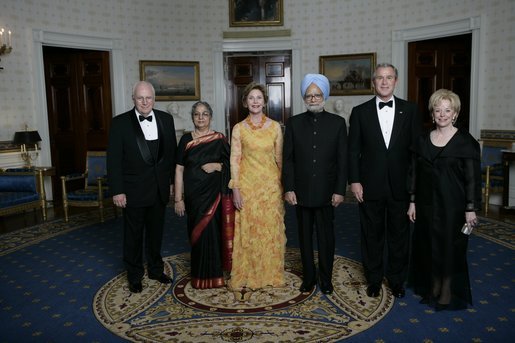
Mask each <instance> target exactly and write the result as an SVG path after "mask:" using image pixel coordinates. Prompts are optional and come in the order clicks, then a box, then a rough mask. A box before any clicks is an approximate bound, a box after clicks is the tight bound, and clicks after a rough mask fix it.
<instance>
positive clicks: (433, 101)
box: [429, 88, 461, 118]
mask: <svg viewBox="0 0 515 343" xmlns="http://www.w3.org/2000/svg"><path fill="white" fill-rule="evenodd" d="M442 100H449V102H450V103H451V109H452V110H453V111H454V112H456V118H458V115H459V114H460V109H461V101H460V97H459V96H458V94H456V93H454V92H453V91H450V90H448V89H443V88H442V89H439V90H437V91H436V92H434V93H433V94H432V95H431V97H430V98H429V112H430V113H433V109H434V108H435V107H436V106H437V105H438V104H439V103H440V102H441V101H442Z"/></svg>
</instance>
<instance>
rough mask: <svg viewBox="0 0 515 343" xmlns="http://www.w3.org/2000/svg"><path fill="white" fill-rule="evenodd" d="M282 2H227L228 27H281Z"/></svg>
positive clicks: (264, 0) (279, 0) (241, 0)
mask: <svg viewBox="0 0 515 343" xmlns="http://www.w3.org/2000/svg"><path fill="white" fill-rule="evenodd" d="M283 17H284V15H283V0H229V26H230V27H242V26H282V25H283Z"/></svg>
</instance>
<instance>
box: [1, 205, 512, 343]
mask: <svg viewBox="0 0 515 343" xmlns="http://www.w3.org/2000/svg"><path fill="white" fill-rule="evenodd" d="M168 211H169V213H168V215H167V228H166V231H165V238H164V243H163V256H170V255H176V254H179V253H183V252H187V251H189V246H188V240H187V234H186V228H185V220H184V219H183V218H177V217H176V216H175V215H173V214H172V211H171V210H170V209H168ZM94 217H96V213H91V214H84V215H81V216H77V217H75V218H72V220H71V224H69V225H66V224H64V223H63V222H62V221H60V220H57V221H54V222H49V223H45V224H43V225H40V226H35V227H31V228H28V229H25V230H22V231H20V232H14V233H10V234H6V235H2V236H0V323H1V327H0V342H70V341H74V342H123V341H124V340H123V339H121V338H119V337H118V336H116V335H114V334H113V333H111V332H110V331H108V330H107V329H106V328H104V327H103V326H102V325H101V324H99V322H98V321H97V319H96V318H95V316H94V314H93V304H92V302H93V298H94V296H95V293H96V292H97V291H98V290H99V289H100V288H101V287H102V286H103V285H104V284H105V283H106V282H108V281H109V280H111V279H112V278H113V277H114V276H116V275H118V274H120V273H122V272H123V265H122V257H121V251H122V250H121V242H122V226H121V225H122V221H121V219H120V218H118V219H114V218H113V219H109V220H108V221H106V222H105V223H104V224H91V225H87V224H88V218H90V219H89V220H93V219H94ZM91 218H93V219H91ZM74 220H75V222H74ZM286 222H287V237H288V246H289V247H296V246H297V235H296V231H295V228H294V222H295V216H294V213H293V211H292V209H291V208H288V209H287V215H286ZM74 223H75V226H74ZM76 227H78V228H76ZM56 228H57V229H56ZM478 232H479V234H473V235H471V237H470V241H469V266H470V274H471V283H472V296H473V300H474V307H473V308H470V309H468V310H464V311H457V312H445V311H444V312H438V313H436V312H433V311H432V310H430V309H429V308H428V307H427V306H425V305H420V304H419V303H418V300H419V299H418V297H416V296H414V295H413V293H412V292H411V291H410V290H408V291H407V294H406V297H405V298H404V299H401V300H396V301H395V304H394V306H393V308H392V310H391V311H390V312H389V313H388V314H387V316H386V318H385V319H383V320H382V321H380V322H379V323H377V324H376V325H374V326H373V327H371V328H370V329H368V330H366V331H364V332H362V333H360V334H358V335H356V336H352V337H349V338H348V339H345V340H344V341H345V342H401V341H402V342H512V341H513V339H512V338H511V337H512V336H513V335H514V334H515V323H514V321H515V316H514V312H515V301H514V298H513V297H512V295H513V291H512V289H513V283H514V281H515V279H514V278H513V275H514V273H513V270H514V269H513V261H514V257H515V254H514V250H513V241H512V240H513V232H514V227H513V226H511V227H510V226H508V225H506V224H502V223H497V222H492V221H487V220H485V219H482V221H481V227H480V230H478ZM490 232H495V233H496V235H495V236H493V237H489V233H490ZM499 232H501V233H499ZM336 237H337V242H336V243H337V248H336V254H337V255H341V256H344V257H348V258H350V259H353V260H357V261H359V260H360V253H359V218H358V210H357V207H356V205H354V204H345V205H344V206H341V207H340V208H338V209H337V211H336Z"/></svg>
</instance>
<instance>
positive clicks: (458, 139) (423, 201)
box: [408, 130, 481, 309]
mask: <svg viewBox="0 0 515 343" xmlns="http://www.w3.org/2000/svg"><path fill="white" fill-rule="evenodd" d="M413 150H414V156H415V157H414V158H415V160H414V164H413V168H412V169H413V170H412V173H411V176H412V177H411V180H410V188H411V192H412V193H413V194H414V200H415V204H416V222H415V229H414V232H413V237H412V249H411V263H410V273H409V280H408V286H409V287H412V288H413V290H414V292H415V294H418V295H420V296H422V297H425V298H428V299H431V298H432V299H431V300H430V303H434V302H436V301H437V299H435V298H436V297H438V296H439V295H440V294H439V291H440V289H441V288H440V287H439V286H438V284H441V282H442V280H443V281H444V282H445V281H450V293H451V300H450V304H449V309H463V308H466V307H467V306H468V304H470V305H472V294H471V291H470V281H469V273H468V266H467V245H468V238H469V236H467V235H465V234H463V233H461V227H462V226H463V224H464V223H465V212H466V211H478V210H479V209H480V208H481V170H480V148H479V144H478V142H477V141H476V140H475V139H474V138H473V137H472V136H471V135H470V134H469V133H468V132H465V131H461V130H459V131H457V132H456V134H455V135H454V136H453V137H452V138H451V140H450V141H449V142H448V143H447V145H446V146H444V147H443V148H438V147H435V146H434V145H433V144H432V143H431V140H430V138H429V134H425V135H422V136H421V137H420V138H419V140H418V142H417V143H416V145H415V146H414V148H413ZM435 283H436V286H435ZM434 293H436V294H434Z"/></svg>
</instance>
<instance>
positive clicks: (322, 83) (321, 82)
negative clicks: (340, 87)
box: [300, 74, 329, 100]
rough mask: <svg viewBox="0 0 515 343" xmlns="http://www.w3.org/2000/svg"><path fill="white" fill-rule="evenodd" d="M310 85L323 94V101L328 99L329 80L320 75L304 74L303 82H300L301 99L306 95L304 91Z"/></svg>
mask: <svg viewBox="0 0 515 343" xmlns="http://www.w3.org/2000/svg"><path fill="white" fill-rule="evenodd" d="M312 83H314V84H315V85H317V86H318V88H320V90H321V91H322V93H323V94H324V100H327V98H329V80H328V79H327V77H325V76H324V75H322V74H306V76H304V80H302V83H301V85H300V93H301V94H302V97H304V96H305V95H306V90H307V89H308V87H309V86H310V85H311V84H312Z"/></svg>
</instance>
